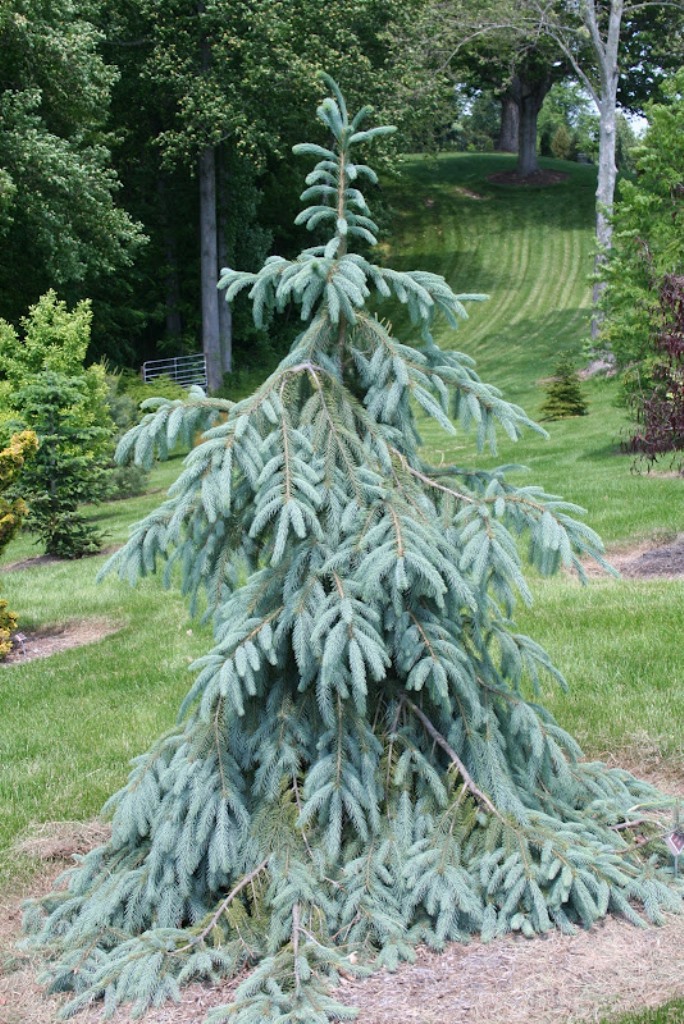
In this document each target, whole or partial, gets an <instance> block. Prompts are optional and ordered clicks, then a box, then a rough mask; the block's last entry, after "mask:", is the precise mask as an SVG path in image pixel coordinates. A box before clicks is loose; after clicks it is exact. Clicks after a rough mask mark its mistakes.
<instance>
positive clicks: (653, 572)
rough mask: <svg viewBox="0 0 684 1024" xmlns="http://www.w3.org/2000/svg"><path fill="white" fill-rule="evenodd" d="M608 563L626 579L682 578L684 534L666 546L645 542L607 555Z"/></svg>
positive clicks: (683, 576) (683, 575)
mask: <svg viewBox="0 0 684 1024" xmlns="http://www.w3.org/2000/svg"><path fill="white" fill-rule="evenodd" d="M608 561H609V562H610V563H611V565H613V566H615V568H616V569H618V570H619V572H620V574H621V575H622V576H625V577H627V578H628V579H635V580H636V579H639V580H648V579H682V578H684V533H680V534H678V535H677V536H676V537H675V538H674V540H672V541H669V542H668V543H667V544H654V543H653V542H651V543H648V542H645V543H643V544H640V545H638V546H637V547H633V548H630V549H621V550H620V549H619V550H617V551H614V552H609V553H608Z"/></svg>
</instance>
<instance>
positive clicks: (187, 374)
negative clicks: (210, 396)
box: [142, 353, 207, 388]
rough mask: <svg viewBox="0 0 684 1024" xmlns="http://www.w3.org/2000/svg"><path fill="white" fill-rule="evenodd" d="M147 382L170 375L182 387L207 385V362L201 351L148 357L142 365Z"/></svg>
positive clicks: (204, 386) (144, 378)
mask: <svg viewBox="0 0 684 1024" xmlns="http://www.w3.org/2000/svg"><path fill="white" fill-rule="evenodd" d="M142 376H143V380H144V382H145V384H149V382H150V381H152V380H154V379H155V377H170V378H171V380H173V381H175V382H176V384H180V385H181V387H184V388H189V387H190V385H191V384H199V385H200V387H203V388H206V386H207V362H206V359H205V358H204V356H203V355H202V354H201V353H200V354H198V355H193V356H174V357H173V358H171V359H148V360H147V362H146V363H143V366H142Z"/></svg>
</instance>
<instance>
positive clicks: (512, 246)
mask: <svg viewBox="0 0 684 1024" xmlns="http://www.w3.org/2000/svg"><path fill="white" fill-rule="evenodd" d="M543 163H544V165H545V166H547V167H549V168H551V169H563V170H565V171H567V172H569V178H568V180H567V181H566V182H564V183H563V184H559V185H554V186H552V187H548V188H543V189H539V188H534V189H521V188H512V187H505V186H499V185H494V184H492V183H490V182H489V181H488V180H487V176H488V175H490V174H492V173H496V172H497V171H500V170H504V169H507V168H510V167H511V166H512V158H510V157H507V156H503V155H498V154H497V155H481V154H474V155H465V154H446V155H442V156H440V157H438V158H437V159H434V158H411V159H410V160H407V161H406V163H405V170H406V173H407V176H408V178H409V181H410V183H411V185H412V186H413V188H411V189H408V188H407V187H406V183H405V182H404V183H401V184H400V185H399V186H394V187H393V188H392V189H391V190H390V200H391V203H392V205H393V207H394V211H396V215H395V217H394V218H393V223H394V225H395V229H394V233H393V235H392V238H391V245H390V247H389V249H390V252H389V254H388V255H389V256H390V257H391V259H392V262H393V263H399V264H400V265H401V266H402V267H403V268H409V267H417V266H424V265H426V264H427V266H428V267H429V269H431V270H434V271H435V272H438V273H443V274H444V275H445V276H446V277H447V279H448V281H449V283H450V284H451V285H452V287H454V288H455V289H456V290H457V291H462V292H489V293H490V295H491V298H490V299H489V301H487V302H484V303H481V304H480V303H478V304H469V305H468V311H469V314H470V319H469V321H468V322H467V323H465V324H464V325H462V326H461V328H460V329H459V331H458V333H457V334H453V333H450V332H448V331H446V330H438V332H437V334H438V340H439V341H440V343H441V344H443V345H447V346H452V347H457V348H459V349H461V350H463V351H465V352H467V353H468V354H469V355H471V356H472V357H473V358H475V359H476V361H477V369H478V372H479V373H480V375H481V376H482V377H483V379H485V380H487V381H490V382H492V383H495V384H496V385H497V386H498V387H500V388H501V390H502V391H503V392H504V394H505V396H506V397H507V398H509V399H511V400H513V401H515V402H518V403H520V404H521V405H523V406H524V407H525V408H526V410H527V411H528V412H529V413H530V414H531V415H532V416H535V415H536V414H537V413H538V410H539V406H540V405H541V402H542V400H543V391H542V389H541V387H540V386H539V380H540V379H543V378H544V377H547V376H549V375H550V374H551V373H552V372H553V367H554V362H555V359H556V354H557V352H558V351H559V350H566V351H568V352H570V353H573V354H577V355H579V353H580V351H581V346H582V342H583V340H584V339H585V337H586V336H587V335H588V329H589V312H590V300H591V282H590V273H591V267H592V253H593V203H594V189H595V171H594V169H593V168H591V167H585V166H580V165H574V164H567V163H561V162H558V161H551V160H549V161H544V162H543ZM469 193H473V194H474V195H472V194H469ZM476 196H477V197H480V198H475V197H476ZM397 326H400V323H399V318H398V317H397ZM584 390H585V393H586V395H587V398H588V400H589V403H590V413H589V415H587V416H585V417H574V418H571V419H567V420H563V421H559V422H555V423H551V424H547V425H546V426H547V429H548V432H549V438H548V439H547V440H544V439H541V438H540V437H539V436H538V435H535V434H529V435H528V436H526V437H525V438H524V439H523V440H522V441H520V442H518V443H517V444H512V443H510V442H508V441H506V440H505V439H504V440H503V441H502V442H501V445H500V450H499V452H498V453H497V455H496V456H495V457H492V456H490V455H489V454H485V455H484V457H483V456H477V455H474V454H473V451H472V446H471V445H470V443H469V440H468V439H467V438H464V437H463V436H462V435H457V436H455V437H450V436H448V435H446V434H445V433H444V432H443V431H441V430H440V428H438V427H436V426H433V424H432V423H427V422H426V423H425V424H424V427H423V437H424V440H425V443H426V446H427V447H428V448H429V449H430V451H431V453H432V456H433V457H434V458H435V459H436V461H441V460H444V461H445V462H465V463H477V464H478V465H495V464H501V463H510V462H515V463H522V464H524V465H525V466H527V467H529V471H528V472H527V473H526V474H524V475H523V474H521V476H520V479H521V481H524V482H526V483H535V484H538V485H541V486H543V487H544V488H545V489H546V490H547V491H549V492H551V493H555V494H561V495H563V497H565V498H567V499H568V500H570V501H573V502H576V503H577V504H578V505H581V506H582V507H584V508H586V509H587V510H588V514H587V521H588V522H589V524H590V525H591V526H592V527H594V528H595V529H596V530H598V532H599V533H600V534H601V536H602V537H603V538H604V539H605V541H606V542H607V543H608V544H611V543H612V544H617V545H618V546H619V545H620V544H621V543H622V544H624V543H625V542H627V541H628V540H635V539H640V538H648V537H652V536H657V535H660V536H662V537H668V536H671V535H673V534H674V533H676V532H678V531H681V530H684V494H683V491H684V482H683V481H682V479H681V477H680V478H676V477H669V476H666V475H660V474H639V473H635V472H634V471H633V470H634V467H633V462H632V459H631V458H630V457H629V456H627V455H624V454H621V452H620V447H619V442H620V438H621V436H624V434H625V431H626V423H625V416H624V412H623V410H622V409H620V408H618V407H616V404H615V395H616V386H615V384H614V383H611V382H605V381H603V380H594V381H590V382H587V383H586V384H585V385H584ZM534 590H535V604H534V606H533V608H532V609H531V610H526V609H521V610H520V612H519V614H518V616H517V621H518V624H519V626H520V628H521V630H522V631H523V632H527V633H529V634H531V635H532V636H534V638H535V639H537V640H539V641H540V642H541V643H542V644H543V645H544V646H545V647H546V648H547V649H548V650H549V651H550V652H551V654H552V656H553V658H554V660H555V661H556V663H557V664H558V665H559V666H560V667H561V669H562V670H563V672H564V673H565V674H566V677H567V679H568V680H569V682H570V693H569V694H568V695H566V694H561V693H558V692H557V691H549V692H548V693H547V694H546V695H545V702H546V703H547V705H548V706H549V707H551V709H552V710H553V711H554V713H555V714H556V715H557V717H558V718H559V720H560V721H561V723H562V724H563V725H564V726H565V727H566V728H568V729H569V730H570V731H571V732H572V733H573V734H574V735H576V736H577V737H578V738H579V739H580V741H581V742H582V744H584V745H585V747H586V749H587V750H588V751H589V752H591V753H595V754H598V753H603V752H606V751H608V750H614V751H615V750H619V751H621V752H623V753H625V752H626V751H628V750H630V749H631V751H632V754H631V755H630V759H631V760H632V762H634V761H636V760H637V759H638V757H637V753H638V751H641V750H643V749H644V748H647V749H648V752H649V754H652V753H653V752H654V751H655V752H656V753H657V752H660V753H662V754H664V755H666V756H668V757H670V758H673V759H676V760H678V761H682V762H683V763H684V739H683V738H682V736H681V732H680V730H679V728H678V726H677V722H678V721H679V720H680V718H681V712H680V709H681V707H682V702H683V701H684V664H683V662H684V656H683V655H682V650H681V644H680V642H679V638H680V637H681V636H682V635H684V600H682V598H684V584H683V583H682V582H665V581H662V582H653V581H651V582H642V583H637V582H633V581H626V580H623V581H617V582H616V581H614V580H612V579H602V580H598V581H596V582H593V583H592V584H591V586H589V587H587V588H582V587H580V586H579V585H577V584H576V583H575V582H574V581H571V580H569V579H567V578H559V579H554V580H549V581H542V580H538V581H537V582H536V584H535V587H534Z"/></svg>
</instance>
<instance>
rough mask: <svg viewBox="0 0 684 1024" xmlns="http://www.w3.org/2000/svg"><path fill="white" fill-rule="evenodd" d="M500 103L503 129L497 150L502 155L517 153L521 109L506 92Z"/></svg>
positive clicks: (500, 131) (501, 129) (500, 130)
mask: <svg viewBox="0 0 684 1024" xmlns="http://www.w3.org/2000/svg"><path fill="white" fill-rule="evenodd" d="M499 102H500V103H501V127H500V129H499V141H498V143H497V147H496V148H497V149H498V150H499V151H500V152H501V153H517V152H518V136H519V131H520V109H519V107H518V103H517V100H516V98H515V96H513V95H512V94H511V93H510V92H505V93H504V94H503V96H501V97H500V100H499Z"/></svg>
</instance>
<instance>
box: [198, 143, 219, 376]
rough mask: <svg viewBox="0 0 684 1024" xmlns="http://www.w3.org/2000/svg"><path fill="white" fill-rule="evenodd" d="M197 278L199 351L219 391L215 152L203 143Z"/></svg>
mask: <svg viewBox="0 0 684 1024" xmlns="http://www.w3.org/2000/svg"><path fill="white" fill-rule="evenodd" d="M199 191H200V277H201V286H200V287H201V296H202V350H203V352H204V355H205V357H206V361H207V387H208V389H209V391H210V392H215V391H218V389H219V388H220V387H221V384H222V382H223V360H222V356H221V336H220V329H219V298H220V296H219V292H218V289H217V287H216V285H217V281H218V242H217V227H216V153H215V150H214V147H213V146H205V148H204V149H203V150H202V151H201V153H200V157H199Z"/></svg>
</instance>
